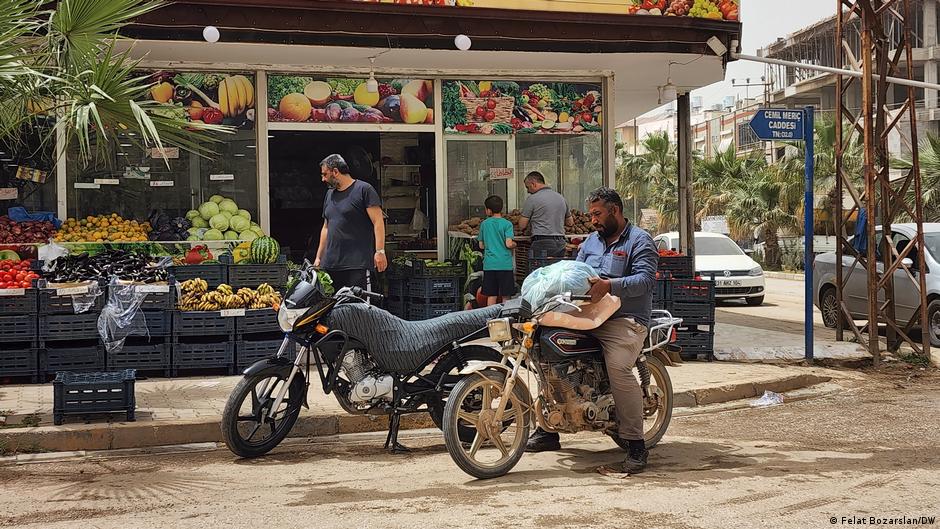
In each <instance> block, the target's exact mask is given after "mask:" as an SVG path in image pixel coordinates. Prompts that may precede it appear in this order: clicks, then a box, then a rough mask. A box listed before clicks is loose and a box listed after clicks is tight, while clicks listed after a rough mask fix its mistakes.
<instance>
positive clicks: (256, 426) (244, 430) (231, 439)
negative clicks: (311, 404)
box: [222, 373, 304, 457]
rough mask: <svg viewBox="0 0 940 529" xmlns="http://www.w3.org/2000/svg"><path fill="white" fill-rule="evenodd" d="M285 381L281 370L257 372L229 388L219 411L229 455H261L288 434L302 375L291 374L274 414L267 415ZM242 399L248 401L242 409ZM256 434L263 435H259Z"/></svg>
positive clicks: (297, 409)
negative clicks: (278, 371) (222, 406)
mask: <svg viewBox="0 0 940 529" xmlns="http://www.w3.org/2000/svg"><path fill="white" fill-rule="evenodd" d="M285 381H286V375H285V374H283V373H267V374H265V373H259V374H256V375H251V376H246V377H245V378H243V379H242V380H241V381H239V383H238V385H236V386H235V389H234V390H232V394H231V395H229V398H228V401H227V402H226V403H225V409H224V410H223V411H222V439H223V440H224V441H225V445H226V446H227V447H228V449H229V450H231V451H232V453H233V454H235V455H237V456H240V457H258V456H262V455H264V454H266V453H268V452H270V451H271V450H273V449H274V447H276V446H277V445H278V444H280V442H281V441H283V440H284V438H285V437H287V434H288V433H290V431H291V428H293V427H294V423H295V422H297V417H298V416H299V415H300V408H301V406H302V405H303V394H304V382H303V377H302V376H299V375H298V376H295V377H294V381H293V382H292V383H291V385H290V388H288V391H287V394H286V395H285V396H284V401H283V402H282V403H281V406H280V409H279V410H278V412H277V413H276V414H275V417H274V418H269V417H267V414H268V412H269V410H270V409H271V405H272V404H273V403H274V400H275V399H276V398H277V392H278V390H279V388H280V387H282V386H283V384H284V382H285ZM262 383H264V384H262ZM249 401H250V402H249ZM246 402H247V403H248V404H249V408H248V409H245V404H246ZM259 433H261V434H267V435H262V436H260V437H259Z"/></svg>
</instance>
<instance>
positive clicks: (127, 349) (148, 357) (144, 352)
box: [106, 340, 170, 374]
mask: <svg viewBox="0 0 940 529" xmlns="http://www.w3.org/2000/svg"><path fill="white" fill-rule="evenodd" d="M128 342H130V340H128ZM106 356H107V366H108V369H110V370H115V369H136V370H138V371H164V372H165V373H166V374H169V370H170V344H168V343H144V344H134V343H125V344H124V347H122V348H121V349H120V350H119V351H111V352H108V353H107V354H106Z"/></svg>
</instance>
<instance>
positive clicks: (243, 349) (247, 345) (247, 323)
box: [235, 308, 293, 371]
mask: <svg viewBox="0 0 940 529" xmlns="http://www.w3.org/2000/svg"><path fill="white" fill-rule="evenodd" d="M283 341H284V333H283V332H281V327H280V325H278V323H277V312H276V311H275V310H274V309H271V308H267V309H247V310H245V315H244V316H238V317H236V318H235V368H236V369H237V370H238V371H243V370H245V368H247V367H249V366H251V365H252V364H254V363H255V362H257V361H259V360H263V359H265V358H269V357H272V356H274V355H275V354H277V352H278V350H279V349H280V347H281V343H282V342H283ZM292 351H293V347H292V348H291V351H288V353H289V354H290V353H292ZM292 356H293V355H292V354H291V357H292Z"/></svg>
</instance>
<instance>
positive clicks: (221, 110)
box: [150, 71, 255, 129]
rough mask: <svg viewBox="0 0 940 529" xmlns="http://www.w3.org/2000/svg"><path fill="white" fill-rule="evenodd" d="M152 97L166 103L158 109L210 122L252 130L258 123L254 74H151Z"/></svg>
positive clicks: (159, 111)
mask: <svg viewBox="0 0 940 529" xmlns="http://www.w3.org/2000/svg"><path fill="white" fill-rule="evenodd" d="M151 79H152V80H153V83H154V84H153V86H152V87H151V88H150V97H152V98H153V100H154V101H157V102H159V103H164V104H165V105H166V107H165V108H161V109H158V110H156V111H154V112H155V113H156V114H160V113H162V114H163V115H165V116H167V117H178V118H180V119H188V120H189V121H191V122H194V123H206V124H208V125H230V126H233V127H237V128H241V129H251V128H253V127H254V122H255V85H254V77H253V76H251V75H223V74H212V73H210V74H206V73H193V72H189V73H175V72H166V71H159V72H156V73H154V74H153V75H152V76H151Z"/></svg>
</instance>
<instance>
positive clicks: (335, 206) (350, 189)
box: [313, 154, 388, 290]
mask: <svg viewBox="0 0 940 529" xmlns="http://www.w3.org/2000/svg"><path fill="white" fill-rule="evenodd" d="M320 175H321V176H322V178H323V182H324V183H325V184H326V185H328V186H329V187H330V189H329V190H328V191H327V192H326V198H325V199H324V200H323V229H322V230H320V247H319V248H317V258H316V260H315V261H314V263H313V264H314V266H317V267H319V268H322V269H323V270H325V271H326V272H327V273H328V274H330V278H332V279H333V285H334V286H335V287H336V288H337V289H339V288H342V287H352V286H357V287H361V288H364V289H366V290H371V289H372V277H371V274H372V271H373V270H378V271H379V272H384V271H385V269H386V268H387V267H388V260H387V259H386V257H385V219H384V217H383V215H382V202H381V201H380V200H379V195H378V193H376V192H375V188H374V187H372V186H371V185H369V184H367V183H366V182H363V181H362V180H355V179H354V178H353V177H352V176H350V175H349V166H348V165H347V164H346V160H344V159H343V157H342V156H340V155H338V154H331V155H329V156H327V157H326V158H324V159H323V161H322V162H320Z"/></svg>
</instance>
